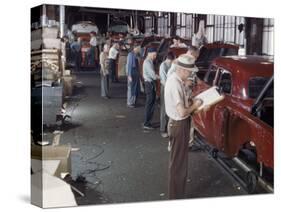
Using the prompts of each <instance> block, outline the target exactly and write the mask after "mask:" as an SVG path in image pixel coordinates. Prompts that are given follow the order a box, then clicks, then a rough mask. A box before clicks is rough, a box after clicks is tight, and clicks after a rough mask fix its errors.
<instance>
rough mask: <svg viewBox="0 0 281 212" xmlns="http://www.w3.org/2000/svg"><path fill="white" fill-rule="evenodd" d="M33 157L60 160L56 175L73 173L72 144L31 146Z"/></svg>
mask: <svg viewBox="0 0 281 212" xmlns="http://www.w3.org/2000/svg"><path fill="white" fill-rule="evenodd" d="M31 158H32V159H37V160H60V164H59V166H58V168H57V170H56V172H55V176H57V177H60V173H65V172H68V173H70V174H71V146H70V145H60V146H43V147H41V146H36V145H32V147H31Z"/></svg>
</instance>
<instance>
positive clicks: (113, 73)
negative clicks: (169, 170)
mask: <svg viewBox="0 0 281 212" xmlns="http://www.w3.org/2000/svg"><path fill="white" fill-rule="evenodd" d="M109 72H110V78H111V82H116V81H117V79H116V60H113V59H109Z"/></svg>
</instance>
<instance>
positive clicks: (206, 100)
mask: <svg viewBox="0 0 281 212" xmlns="http://www.w3.org/2000/svg"><path fill="white" fill-rule="evenodd" d="M197 98H198V99H201V100H202V101H203V104H202V105H201V106H200V107H199V108H198V109H197V111H199V110H202V109H203V108H204V107H205V106H212V105H214V104H216V103H218V102H219V101H221V100H223V99H224V96H223V95H221V94H220V93H219V92H218V91H217V87H216V86H213V87H211V88H209V89H207V90H205V91H203V92H202V93H200V94H198V95H197V96H196V97H195V99H197Z"/></svg>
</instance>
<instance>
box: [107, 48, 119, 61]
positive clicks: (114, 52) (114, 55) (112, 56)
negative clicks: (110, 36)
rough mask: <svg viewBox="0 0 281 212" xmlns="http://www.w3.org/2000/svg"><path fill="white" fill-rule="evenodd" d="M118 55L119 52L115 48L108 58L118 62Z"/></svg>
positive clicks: (110, 51) (111, 50)
mask: <svg viewBox="0 0 281 212" xmlns="http://www.w3.org/2000/svg"><path fill="white" fill-rule="evenodd" d="M117 54H118V50H117V49H115V48H114V47H113V46H112V47H111V48H110V50H109V54H108V58H109V59H113V60H116V58H117Z"/></svg>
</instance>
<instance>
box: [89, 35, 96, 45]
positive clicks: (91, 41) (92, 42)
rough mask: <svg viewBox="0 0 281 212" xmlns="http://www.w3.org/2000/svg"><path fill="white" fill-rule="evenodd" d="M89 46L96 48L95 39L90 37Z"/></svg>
mask: <svg viewBox="0 0 281 212" xmlns="http://www.w3.org/2000/svg"><path fill="white" fill-rule="evenodd" d="M90 44H91V46H97V38H96V37H92V38H91V40H90Z"/></svg>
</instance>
